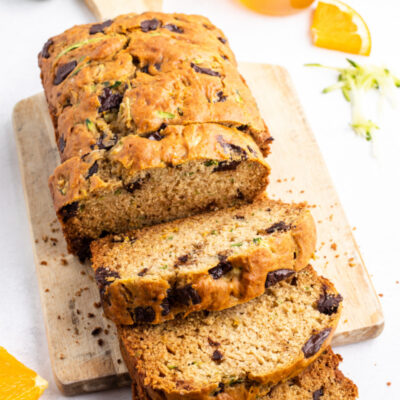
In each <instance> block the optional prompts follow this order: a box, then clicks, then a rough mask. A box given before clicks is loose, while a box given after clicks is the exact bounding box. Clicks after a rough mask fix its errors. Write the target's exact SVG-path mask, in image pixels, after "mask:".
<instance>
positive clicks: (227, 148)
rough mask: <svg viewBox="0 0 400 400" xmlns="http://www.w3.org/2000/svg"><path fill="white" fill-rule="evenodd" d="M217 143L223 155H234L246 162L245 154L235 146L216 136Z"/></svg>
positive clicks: (244, 151) (220, 136)
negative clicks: (222, 150)
mask: <svg viewBox="0 0 400 400" xmlns="http://www.w3.org/2000/svg"><path fill="white" fill-rule="evenodd" d="M217 142H218V143H219V144H220V145H221V146H222V148H223V149H224V152H225V153H232V152H233V153H235V154H237V155H239V156H240V158H241V160H247V152H246V150H244V149H242V148H241V147H240V146H237V145H236V144H232V143H228V142H226V141H225V139H224V138H223V136H222V135H218V136H217Z"/></svg>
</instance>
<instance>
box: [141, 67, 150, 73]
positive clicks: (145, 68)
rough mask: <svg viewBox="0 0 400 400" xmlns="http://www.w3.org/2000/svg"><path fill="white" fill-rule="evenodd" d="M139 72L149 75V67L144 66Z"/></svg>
mask: <svg viewBox="0 0 400 400" xmlns="http://www.w3.org/2000/svg"><path fill="white" fill-rule="evenodd" d="M140 71H141V72H143V73H144V74H149V66H148V65H145V66H144V67H142V68H140Z"/></svg>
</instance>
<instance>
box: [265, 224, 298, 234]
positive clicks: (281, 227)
mask: <svg viewBox="0 0 400 400" xmlns="http://www.w3.org/2000/svg"><path fill="white" fill-rule="evenodd" d="M291 228H292V226H291V225H290V224H287V223H286V222H284V221H280V222H277V223H275V224H273V225H271V226H270V227H269V228H267V229H266V230H265V233H267V234H268V235H270V234H271V233H274V232H287V231H288V230H290V229H291Z"/></svg>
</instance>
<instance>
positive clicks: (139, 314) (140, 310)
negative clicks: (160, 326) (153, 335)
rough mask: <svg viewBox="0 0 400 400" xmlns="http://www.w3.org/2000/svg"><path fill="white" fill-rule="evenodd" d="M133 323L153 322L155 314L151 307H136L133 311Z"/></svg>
mask: <svg viewBox="0 0 400 400" xmlns="http://www.w3.org/2000/svg"><path fill="white" fill-rule="evenodd" d="M134 313H135V322H153V321H154V320H155V318H156V313H155V312H154V310H153V307H150V306H148V307H136V308H135V310H134Z"/></svg>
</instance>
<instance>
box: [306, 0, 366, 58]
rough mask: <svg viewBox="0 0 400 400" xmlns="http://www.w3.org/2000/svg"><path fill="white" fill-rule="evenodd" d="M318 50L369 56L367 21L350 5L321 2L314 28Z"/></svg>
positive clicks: (316, 10) (332, 0) (312, 30)
mask: <svg viewBox="0 0 400 400" xmlns="http://www.w3.org/2000/svg"><path fill="white" fill-rule="evenodd" d="M311 35H312V39H313V42H314V44H315V45H316V46H319V47H324V48H326V49H332V50H339V51H344V52H346V53H352V54H361V55H364V56H368V55H369V54H370V52H371V35H370V33H369V29H368V26H367V24H366V23H365V21H364V20H363V19H362V18H361V16H360V15H359V14H357V12H356V11H355V10H353V9H352V8H351V7H349V6H348V5H347V4H344V3H342V2H341V1H338V0H324V1H320V2H318V5H317V8H316V9H315V13H314V18H313V22H312V25H311Z"/></svg>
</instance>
